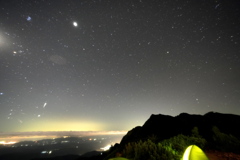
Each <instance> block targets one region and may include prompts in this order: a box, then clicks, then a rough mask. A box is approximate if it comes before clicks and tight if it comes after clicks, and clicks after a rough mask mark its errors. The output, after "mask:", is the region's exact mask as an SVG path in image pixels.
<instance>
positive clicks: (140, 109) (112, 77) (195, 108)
mask: <svg viewBox="0 0 240 160" xmlns="http://www.w3.org/2000/svg"><path fill="white" fill-rule="evenodd" d="M239 6H240V1H239V0H227V1H226V0H225V1H223V0H197V1H196V0H171V1H170V0H0V67H1V68H0V131H1V132H16V131H69V130H73V131H76V130H92V131H101V130H129V129H132V128H133V127H135V126H137V125H142V124H143V123H144V122H145V121H146V120H147V119H148V118H149V117H150V115H151V114H160V113H161V114H167V115H172V116H175V115H178V114H179V113H181V112H187V113H190V114H205V113H207V112H209V111H216V112H222V113H233V114H240V7H239ZM163 123H164V122H163Z"/></svg>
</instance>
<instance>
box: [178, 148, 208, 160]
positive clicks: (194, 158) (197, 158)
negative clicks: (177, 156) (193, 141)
mask: <svg viewBox="0 0 240 160" xmlns="http://www.w3.org/2000/svg"><path fill="white" fill-rule="evenodd" d="M182 159H183V160H209V159H208V157H207V156H206V154H205V153H204V152H203V151H202V150H201V149H200V148H199V147H198V146H196V145H191V146H188V148H187V149H186V150H185V152H184V154H183V158H182Z"/></svg>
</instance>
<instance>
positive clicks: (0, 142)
mask: <svg viewBox="0 0 240 160" xmlns="http://www.w3.org/2000/svg"><path fill="white" fill-rule="evenodd" d="M15 143H17V142H5V141H0V145H1V144H3V145H7V144H15Z"/></svg>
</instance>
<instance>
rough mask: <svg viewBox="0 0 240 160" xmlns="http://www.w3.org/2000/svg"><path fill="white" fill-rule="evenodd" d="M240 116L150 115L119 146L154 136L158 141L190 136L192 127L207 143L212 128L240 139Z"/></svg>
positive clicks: (213, 113)
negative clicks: (180, 135) (195, 128)
mask: <svg viewBox="0 0 240 160" xmlns="http://www.w3.org/2000/svg"><path fill="white" fill-rule="evenodd" d="M238 126H240V116H239V115H233V114H222V113H216V112H209V113H207V114H205V115H190V114H187V113H181V114H180V115H178V116H176V117H172V116H168V115H162V114H159V115H151V117H150V118H149V119H148V120H147V121H146V122H145V124H144V125H143V126H142V127H136V128H134V129H132V130H131V131H129V132H128V133H127V135H125V136H124V137H123V139H122V141H121V143H120V144H126V143H127V142H132V141H138V140H145V139H148V138H149V137H151V136H153V135H154V136H156V137H157V138H158V140H164V139H168V138H171V137H173V136H177V135H179V134H183V135H191V134H192V130H193V128H194V127H197V128H198V133H199V135H201V136H202V137H203V138H205V139H206V140H208V141H211V142H212V141H213V140H214V139H213V134H214V133H213V127H217V128H218V129H219V130H220V132H222V133H226V134H230V135H233V136H234V137H236V138H238V139H239V138H240V130H239V128H238Z"/></svg>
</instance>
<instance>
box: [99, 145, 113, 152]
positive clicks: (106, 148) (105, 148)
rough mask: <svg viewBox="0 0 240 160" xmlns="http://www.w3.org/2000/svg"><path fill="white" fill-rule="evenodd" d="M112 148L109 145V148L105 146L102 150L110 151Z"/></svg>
mask: <svg viewBox="0 0 240 160" xmlns="http://www.w3.org/2000/svg"><path fill="white" fill-rule="evenodd" d="M110 148H111V145H110V144H109V145H107V146H105V147H103V148H101V149H102V150H104V151H107V150H109V149H110Z"/></svg>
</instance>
